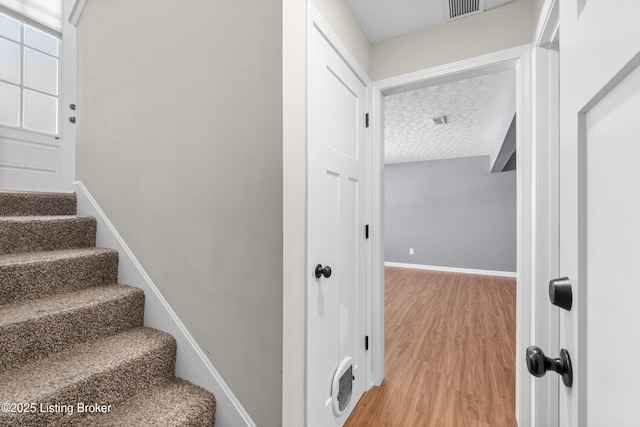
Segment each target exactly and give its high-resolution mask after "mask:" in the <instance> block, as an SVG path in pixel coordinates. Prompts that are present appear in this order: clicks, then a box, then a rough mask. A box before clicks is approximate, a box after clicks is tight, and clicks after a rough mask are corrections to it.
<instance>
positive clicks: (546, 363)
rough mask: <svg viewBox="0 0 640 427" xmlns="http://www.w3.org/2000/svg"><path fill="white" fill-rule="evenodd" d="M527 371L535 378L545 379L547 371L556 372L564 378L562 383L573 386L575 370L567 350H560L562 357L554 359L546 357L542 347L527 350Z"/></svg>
mask: <svg viewBox="0 0 640 427" xmlns="http://www.w3.org/2000/svg"><path fill="white" fill-rule="evenodd" d="M526 359H527V369H528V370H529V373H530V374H531V375H533V376H534V377H543V376H544V374H545V373H546V372H547V371H554V372H557V373H558V374H560V376H562V382H563V383H564V385H566V386H567V387H571V385H572V384H573V369H572V368H571V357H569V352H568V351H567V350H566V349H564V348H563V349H562V350H560V357H559V358H556V359H552V358H550V357H547V356H545V354H544V352H543V351H542V350H541V349H540V347H536V346H531V347H529V348H527V354H526Z"/></svg>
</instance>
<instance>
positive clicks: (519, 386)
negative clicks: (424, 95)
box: [371, 44, 535, 427]
mask: <svg viewBox="0 0 640 427" xmlns="http://www.w3.org/2000/svg"><path fill="white" fill-rule="evenodd" d="M530 67H531V46H530V45H528V44H527V45H522V46H516V47H514V48H511V49H505V50H502V51H499V52H494V53H490V54H487V55H481V56H478V57H474V58H469V59H466V60H462V61H457V62H453V63H450V64H446V65H442V66H438V67H433V68H429V69H425V70H420V71H416V72H413V73H407V74H403V75H401V76H396V77H391V78H387V79H383V80H378V81H375V82H373V86H374V89H373V91H374V94H373V99H374V100H375V104H374V109H373V113H374V117H373V120H374V123H376V127H375V135H374V141H373V152H374V153H378V152H381V151H382V150H383V149H384V141H383V139H384V132H383V128H382V122H383V120H384V110H383V99H384V98H383V95H390V94H393V93H399V92H404V91H407V90H412V89H416V88H419V87H426V86H432V85H438V84H442V83H447V82H451V81H456V80H460V79H465V78H471V77H477V76H480V75H485V74H490V73H495V72H499V71H504V70H508V69H515V72H516V109H517V116H516V121H517V131H516V133H517V135H516V138H517V143H516V149H517V151H518V153H520V155H518V156H517V171H516V181H517V184H516V185H517V189H518V190H517V191H518V197H517V202H516V203H517V213H516V216H517V227H518V231H517V251H518V254H517V268H516V269H517V272H518V275H517V282H516V283H517V291H516V305H517V308H516V310H517V312H516V355H515V356H516V418H517V420H518V423H519V425H520V427H530V413H531V376H530V375H529V374H528V372H527V369H526V366H525V363H524V350H525V347H526V346H528V345H530V339H531V338H530V337H531V307H530V304H529V302H530V301H529V300H530V293H531V286H532V284H531V279H532V277H531V272H532V262H533V259H532V257H531V252H532V245H533V240H532V239H533V234H532V233H533V231H534V229H533V226H532V221H533V218H532V204H533V203H534V197H535V194H534V193H533V191H532V177H533V175H532V173H531V162H532V158H531V143H532V140H531V127H532V125H531V111H532V110H531V105H530V104H531V85H530V80H531V73H530ZM372 163H373V164H372V167H373V176H374V183H373V185H374V186H375V185H376V182H375V177H378V176H379V177H380V179H381V180H382V179H383V178H382V177H383V174H384V172H383V171H384V160H383V159H379V158H377V157H376V158H373V159H372ZM382 182H383V181H382ZM372 203H373V210H374V216H373V219H372V227H373V230H383V228H384V204H383V203H384V193H383V186H382V185H380V186H379V187H374V188H373V202H372ZM372 239H373V242H372V244H373V245H374V253H375V254H384V236H383V235H382V234H381V233H375V232H374V234H373V237H372ZM383 262H384V261H382V260H380V259H379V258H378V257H377V256H374V258H373V265H372V269H373V271H374V277H373V283H372V285H371V286H372V292H373V293H374V297H375V298H378V299H379V300H381V301H384V274H380V275H379V276H378V274H377V272H378V270H379V268H382V263H383ZM372 310H374V312H373V314H372V316H373V319H374V322H373V331H372V333H373V335H374V336H377V335H380V336H382V334H383V333H384V323H383V322H379V321H378V320H377V319H380V318H382V317H383V316H384V304H381V305H376V304H374V305H373V307H372ZM372 350H373V351H374V352H376V353H377V352H379V353H380V354H374V355H373V358H374V360H376V358H380V357H383V358H384V352H383V350H384V349H378V348H376V347H374V348H373V349H372ZM375 368H376V366H375V365H374V369H375Z"/></svg>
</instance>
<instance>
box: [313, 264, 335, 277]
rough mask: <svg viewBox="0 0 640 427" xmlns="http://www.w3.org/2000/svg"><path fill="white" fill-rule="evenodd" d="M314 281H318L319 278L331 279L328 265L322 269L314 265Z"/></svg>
mask: <svg viewBox="0 0 640 427" xmlns="http://www.w3.org/2000/svg"><path fill="white" fill-rule="evenodd" d="M315 273H316V279H319V278H320V276H324V277H325V278H327V279H328V278H329V277H331V267H329V266H328V265H327V266H326V267H322V264H318V265H316V271H315Z"/></svg>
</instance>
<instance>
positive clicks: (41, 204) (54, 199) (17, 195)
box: [0, 191, 77, 216]
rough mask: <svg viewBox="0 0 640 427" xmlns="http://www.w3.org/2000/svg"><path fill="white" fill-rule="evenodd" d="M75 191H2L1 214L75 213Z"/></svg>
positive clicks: (0, 194)
mask: <svg viewBox="0 0 640 427" xmlns="http://www.w3.org/2000/svg"><path fill="white" fill-rule="evenodd" d="M76 205H77V201H76V195H75V193H37V192H21V191H0V216H18V215H75V214H76Z"/></svg>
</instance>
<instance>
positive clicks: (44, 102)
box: [0, 0, 76, 191]
mask: <svg viewBox="0 0 640 427" xmlns="http://www.w3.org/2000/svg"><path fill="white" fill-rule="evenodd" d="M73 4H74V0H64V1H63V16H68V14H69V13H70V11H71V8H72V6H73ZM0 12H1V11H0ZM5 13H7V14H8V15H10V17H11V18H12V19H13V18H16V19H17V20H20V16H19V15H16V14H13V13H12V12H10V11H7V10H5ZM16 35H17V37H15V38H13V39H10V40H6V39H5V40H0V42H3V43H4V45H10V46H11V47H12V48H13V47H17V50H18V56H16V59H18V60H19V63H18V66H19V67H18V68H19V69H20V72H19V73H18V74H16V76H15V79H14V78H13V77H11V76H9V77H8V79H9V80H4V81H3V80H2V79H1V78H0V86H2V88H4V89H6V90H5V92H6V91H7V90H9V91H11V93H15V99H13V101H11V102H13V103H14V104H15V111H16V112H17V113H16V116H15V117H13V118H11V117H7V116H6V115H5V120H4V122H2V120H0V189H11V190H32V191H69V190H70V188H71V183H72V182H73V180H74V179H75V124H74V123H72V122H71V121H70V120H69V118H70V117H72V116H73V117H75V115H76V111H75V110H72V109H71V108H70V105H71V104H75V102H76V101H75V99H76V28H75V27H74V26H72V25H70V24H69V22H68V20H67V19H63V23H62V34H59V33H56V32H55V31H53V30H48V29H47V28H46V27H44V26H41V25H39V24H38V23H36V22H33V21H30V20H29V19H28V18H25V19H24V23H23V24H22V25H21V28H20V30H19V32H18V33H17V34H16ZM56 39H57V41H56ZM6 59H7V58H4V60H5V61H6ZM5 77H6V76H5ZM0 89H1V88H0ZM6 100H7V98H5V101H6ZM5 107H6V105H5ZM13 119H15V120H13Z"/></svg>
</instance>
